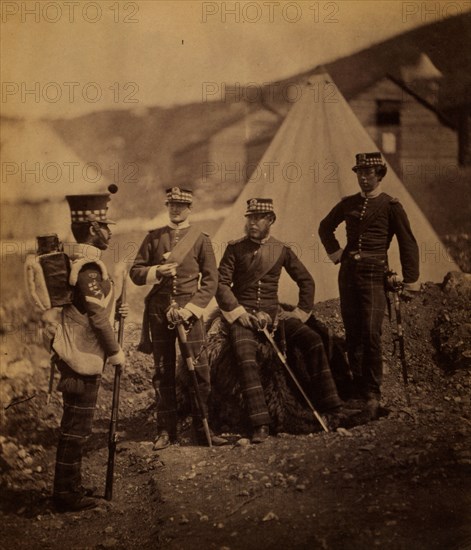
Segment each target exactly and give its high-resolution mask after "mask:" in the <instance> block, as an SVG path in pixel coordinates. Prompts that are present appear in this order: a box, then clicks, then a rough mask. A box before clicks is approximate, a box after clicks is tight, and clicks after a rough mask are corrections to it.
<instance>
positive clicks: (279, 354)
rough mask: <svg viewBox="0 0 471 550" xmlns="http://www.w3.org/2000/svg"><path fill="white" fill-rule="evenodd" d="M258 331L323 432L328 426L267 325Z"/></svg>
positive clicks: (326, 430) (327, 429)
mask: <svg viewBox="0 0 471 550" xmlns="http://www.w3.org/2000/svg"><path fill="white" fill-rule="evenodd" d="M259 330H260V332H263V334H264V335H265V337H266V339H267V340H268V342H270V344H271V347H272V348H273V349H274V350H275V353H276V355H277V357H278V359H279V360H280V361H281V363H282V364H283V366H284V367H285V369H286V370H287V371H288V373H289V375H290V376H291V379H292V380H293V382H294V383H295V384H296V387H297V388H298V390H299V391H300V392H301V395H302V396H303V397H304V400H305V401H306V403H307V405H308V407H309V408H310V409H311V411H312V414H313V415H314V418H315V419H316V420H317V421H318V422H319V424H320V425H321V426H322V429H323V430H324V431H325V432H328V431H329V428H328V427H327V426H326V424H325V422H324V421H323V420H322V417H321V415H320V414H319V413H318V412H317V411H316V409H315V408H314V405H313V404H312V403H311V400H310V399H309V397H308V396H307V395H306V392H305V391H304V390H303V388H302V386H301V384H300V383H299V381H298V379H297V378H296V376H295V375H294V372H293V371H292V370H291V368H290V366H289V365H288V361H286V357H285V356H284V355H283V353H282V352H281V351H280V348H279V347H278V346H277V344H276V342H275V340H274V338H273V336H272V335H271V334H270V332H269V330H268V328H267V325H266V324H265V325H264V326H263V327H260V328H259Z"/></svg>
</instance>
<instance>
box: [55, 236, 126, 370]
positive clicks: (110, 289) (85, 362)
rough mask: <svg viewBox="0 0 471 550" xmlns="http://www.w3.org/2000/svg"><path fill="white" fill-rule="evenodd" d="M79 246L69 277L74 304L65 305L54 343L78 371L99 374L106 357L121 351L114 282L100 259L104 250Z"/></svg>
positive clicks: (57, 349)
mask: <svg viewBox="0 0 471 550" xmlns="http://www.w3.org/2000/svg"><path fill="white" fill-rule="evenodd" d="M77 246H78V247H79V249H80V252H79V253H78V254H77V255H74V258H73V262H72V270H71V273H70V280H69V282H70V284H71V285H72V286H73V287H74V293H73V299H72V304H69V305H66V306H64V307H63V308H62V312H61V322H60V326H59V327H58V328H57V331H56V334H55V337H54V341H53V345H52V347H53V349H54V351H55V352H56V353H57V355H58V356H59V357H60V358H61V359H62V360H64V361H65V362H66V363H67V364H68V365H69V366H70V368H71V369H72V370H74V371H75V372H78V373H79V374H83V375H96V374H100V373H101V372H102V370H103V367H104V363H105V359H106V358H107V357H112V356H114V355H116V354H117V353H118V352H119V351H120V346H119V344H118V342H117V340H116V338H115V334H114V331H113V326H112V321H113V319H114V308H115V300H114V285H113V282H112V280H111V279H110V277H109V275H108V271H107V269H106V267H105V265H104V263H103V262H102V261H101V260H100V259H99V258H100V255H101V251H100V250H98V249H97V248H95V247H93V246H91V245H83V244H82V245H77ZM95 258H96V260H95Z"/></svg>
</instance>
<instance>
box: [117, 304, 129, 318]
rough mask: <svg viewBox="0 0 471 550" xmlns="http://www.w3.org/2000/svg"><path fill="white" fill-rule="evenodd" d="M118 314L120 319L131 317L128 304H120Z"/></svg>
mask: <svg viewBox="0 0 471 550" xmlns="http://www.w3.org/2000/svg"><path fill="white" fill-rule="evenodd" d="M118 313H119V316H120V317H127V316H128V315H129V304H128V303H127V302H125V303H122V304H119V307H118Z"/></svg>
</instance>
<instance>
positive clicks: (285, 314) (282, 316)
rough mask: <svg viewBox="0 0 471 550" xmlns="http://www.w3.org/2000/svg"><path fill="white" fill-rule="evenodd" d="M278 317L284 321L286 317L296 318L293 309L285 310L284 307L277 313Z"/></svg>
mask: <svg viewBox="0 0 471 550" xmlns="http://www.w3.org/2000/svg"><path fill="white" fill-rule="evenodd" d="M278 319H281V320H282V321H284V320H286V319H297V317H296V315H295V314H294V312H293V311H286V310H285V309H282V310H280V311H279V313H278Z"/></svg>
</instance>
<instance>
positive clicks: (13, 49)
mask: <svg viewBox="0 0 471 550" xmlns="http://www.w3.org/2000/svg"><path fill="white" fill-rule="evenodd" d="M470 7H471V2H470V1H463V2H436V1H431V2H418V1H417V2H405V1H402V0H387V1H376V0H369V1H356V0H336V1H311V0H308V1H296V2H289V1H281V0H280V1H266V0H260V1H253V2H240V1H239V2H230V1H227V2H201V1H172V2H170V1H160V0H147V1H139V2H127V1H124V2H117V1H116V0H115V1H100V2H98V1H95V2H94V1H86V2H83V1H78V0H75V1H49V2H37V1H11V2H9V1H6V0H4V1H3V2H2V5H1V8H2V29H1V30H2V33H1V63H2V68H1V71H2V74H1V76H2V82H3V83H2V98H1V109H2V114H5V115H16V116H20V117H26V118H28V117H51V118H58V117H72V116H77V115H81V114H84V113H88V112H91V111H95V110H103V109H115V108H120V109H122V108H136V109H140V108H143V107H147V106H154V105H160V106H169V105H175V104H181V103H187V102H200V101H202V100H203V99H208V100H210V99H224V93H225V92H224V85H225V84H226V83H227V84H232V83H234V82H239V83H240V84H247V83H248V82H252V83H254V85H255V86H262V85H263V84H264V83H266V82H270V81H273V80H276V79H280V78H284V77H287V76H290V75H293V74H296V73H298V72H301V71H304V70H307V69H310V68H313V67H315V66H316V65H318V64H321V63H326V62H329V61H332V60H334V59H336V58H338V57H340V56H344V55H348V54H350V53H352V52H354V51H358V50H361V49H363V48H365V47H367V46H369V45H371V44H373V43H377V42H380V41H382V40H385V39H387V38H389V37H391V36H393V35H396V34H400V33H402V32H405V31H407V30H409V29H411V28H413V27H416V26H420V25H424V24H426V23H432V22H436V21H438V20H439V19H443V18H446V17H449V16H453V15H457V14H459V13H464V12H465V11H469V9H470ZM204 89H208V90H211V92H212V93H211V94H206V95H205V96H204V97H203V90H204Z"/></svg>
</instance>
